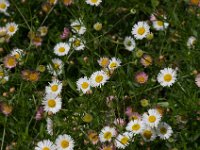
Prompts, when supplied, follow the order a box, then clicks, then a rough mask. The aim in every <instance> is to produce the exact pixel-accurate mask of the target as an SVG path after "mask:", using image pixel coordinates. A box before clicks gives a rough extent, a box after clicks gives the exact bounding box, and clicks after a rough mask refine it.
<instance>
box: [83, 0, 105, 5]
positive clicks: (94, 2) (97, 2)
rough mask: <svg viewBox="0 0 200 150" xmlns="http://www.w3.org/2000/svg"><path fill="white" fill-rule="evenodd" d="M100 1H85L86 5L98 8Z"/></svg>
mask: <svg viewBox="0 0 200 150" xmlns="http://www.w3.org/2000/svg"><path fill="white" fill-rule="evenodd" d="M101 2H102V0H86V3H87V4H89V5H91V6H99V4H100V3H101Z"/></svg>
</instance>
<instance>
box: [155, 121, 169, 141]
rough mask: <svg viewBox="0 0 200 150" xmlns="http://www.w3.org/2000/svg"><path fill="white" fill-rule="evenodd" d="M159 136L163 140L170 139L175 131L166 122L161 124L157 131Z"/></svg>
mask: <svg viewBox="0 0 200 150" xmlns="http://www.w3.org/2000/svg"><path fill="white" fill-rule="evenodd" d="M156 132H157V135H158V136H159V137H160V138H161V139H164V140H166V139H169V138H170V136H171V135H172V133H173V131H172V128H171V126H170V125H168V124H167V123H165V122H161V123H160V124H159V125H158V127H157V129H156Z"/></svg>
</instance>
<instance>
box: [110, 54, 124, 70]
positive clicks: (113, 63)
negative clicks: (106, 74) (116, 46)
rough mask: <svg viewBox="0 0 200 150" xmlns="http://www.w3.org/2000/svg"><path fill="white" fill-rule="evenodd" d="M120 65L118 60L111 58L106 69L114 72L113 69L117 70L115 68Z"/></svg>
mask: <svg viewBox="0 0 200 150" xmlns="http://www.w3.org/2000/svg"><path fill="white" fill-rule="evenodd" d="M120 64H121V60H120V59H118V58H115V57H113V58H111V60H110V63H109V65H108V68H109V69H110V70H115V69H117V68H118V67H119V66H120Z"/></svg>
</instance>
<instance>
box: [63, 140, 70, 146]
mask: <svg viewBox="0 0 200 150" xmlns="http://www.w3.org/2000/svg"><path fill="white" fill-rule="evenodd" d="M61 147H62V148H67V147H69V142H68V141H67V140H63V141H62V142H61Z"/></svg>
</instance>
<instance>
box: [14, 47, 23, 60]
mask: <svg viewBox="0 0 200 150" xmlns="http://www.w3.org/2000/svg"><path fill="white" fill-rule="evenodd" d="M11 55H12V56H15V58H16V59H17V60H21V59H22V57H23V56H24V51H23V50H22V49H18V48H15V49H13V50H12V51H11Z"/></svg>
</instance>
